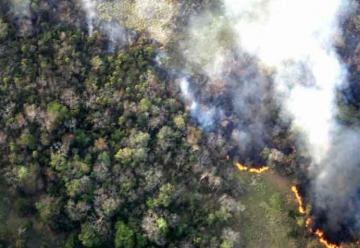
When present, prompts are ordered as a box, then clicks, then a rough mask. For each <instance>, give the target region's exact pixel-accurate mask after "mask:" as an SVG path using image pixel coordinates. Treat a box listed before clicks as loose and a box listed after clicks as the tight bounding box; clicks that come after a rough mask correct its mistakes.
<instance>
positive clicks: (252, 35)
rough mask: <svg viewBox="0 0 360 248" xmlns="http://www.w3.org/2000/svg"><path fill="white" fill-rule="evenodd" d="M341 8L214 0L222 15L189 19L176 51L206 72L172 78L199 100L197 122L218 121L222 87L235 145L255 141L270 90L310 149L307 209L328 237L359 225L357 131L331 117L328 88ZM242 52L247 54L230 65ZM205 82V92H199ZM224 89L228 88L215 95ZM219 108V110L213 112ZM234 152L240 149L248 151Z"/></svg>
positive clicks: (338, 68)
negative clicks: (183, 79) (192, 79)
mask: <svg viewBox="0 0 360 248" xmlns="http://www.w3.org/2000/svg"><path fill="white" fill-rule="evenodd" d="M349 9H351V7H350V2H349V1H346V0H317V1H313V0H302V1H295V0H294V1H289V0H266V1H264V0H246V1H245V0H240V1H239V0H224V9H223V10H224V12H223V14H222V15H215V14H213V13H205V14H203V15H201V16H198V17H194V18H193V19H192V21H191V27H190V29H189V35H188V39H186V40H185V41H184V42H183V43H182V46H181V47H180V50H182V51H183V52H182V54H183V56H184V58H185V59H186V63H185V68H186V70H187V71H190V72H192V71H197V72H199V71H200V72H201V73H203V74H205V75H206V76H207V77H208V80H207V81H206V83H200V85H198V88H200V90H199V91H198V90H197V88H196V86H193V87H192V88H191V89H190V90H189V88H188V87H187V88H186V91H184V87H181V89H182V92H183V94H184V95H185V96H186V95H187V97H186V98H187V102H188V103H189V102H190V103H191V104H193V103H194V102H195V103H197V104H201V105H203V106H204V107H203V108H202V109H204V111H203V112H195V113H194V112H193V115H194V117H195V118H197V119H198V122H199V123H200V124H201V125H202V126H207V125H208V123H212V125H216V124H219V123H221V122H222V121H224V120H226V117H227V116H228V115H227V114H226V112H227V111H226V109H224V108H225V106H224V105H222V104H219V101H218V99H219V97H220V98H221V95H222V94H223V99H227V101H229V102H231V104H230V105H231V106H232V108H231V111H232V112H233V113H236V114H237V115H238V116H239V120H237V122H236V123H237V126H236V128H235V129H234V131H233V132H232V137H233V138H234V140H235V141H237V142H239V144H241V145H242V146H243V147H244V146H245V147H249V146H255V147H261V146H264V144H266V142H267V138H268V137H267V136H268V135H269V134H268V131H269V129H268V120H269V118H268V112H269V111H270V110H269V108H268V106H269V104H268V103H269V101H266V100H264V99H266V95H270V97H271V98H272V99H273V101H275V103H276V104H277V105H279V106H281V110H282V113H281V116H283V118H288V117H291V119H292V129H293V132H300V133H302V136H303V138H302V140H301V143H300V142H299V145H300V144H301V145H303V141H304V140H305V141H306V147H305V148H306V149H307V150H308V151H309V153H310V155H311V157H312V164H311V166H310V167H309V174H308V176H309V178H310V180H311V189H309V193H310V194H309V195H310V196H309V200H310V201H311V203H312V205H313V206H314V210H313V212H314V214H315V215H319V216H320V215H321V216H322V217H321V218H320V217H319V218H316V217H317V216H315V218H316V219H317V220H318V221H320V222H321V221H323V226H322V227H323V228H324V229H325V230H327V231H329V232H330V233H331V234H334V236H336V235H337V232H342V231H344V226H345V227H346V228H345V229H346V232H347V233H348V236H350V237H354V236H359V234H360V229H359V227H360V219H359V215H360V214H359V213H360V204H359V189H360V187H359V183H358V182H359V176H358V175H359V174H360V161H359V156H358V155H357V151H356V148H357V147H359V146H358V145H359V144H358V143H359V132H358V130H354V129H349V128H348V127H346V126H343V125H340V124H339V123H338V122H337V120H336V115H337V111H338V110H337V106H336V94H337V90H338V89H339V88H344V87H346V84H347V82H346V81H347V71H346V68H345V66H344V65H343V64H342V62H341V60H340V58H339V57H338V53H337V50H336V45H337V44H336V42H337V41H339V40H341V27H340V24H341V22H342V21H343V20H342V19H341V18H343V17H344V16H346V15H347V14H348V11H349ZM319 10H321V11H319ZM237 55H238V56H237ZM244 55H248V56H250V57H252V58H253V59H251V60H249V61H247V63H243V64H242V63H241V62H240V64H241V65H240V66H239V67H237V66H236V64H237V63H238V61H241V59H240V60H239V57H242V56H244ZM244 64H247V65H249V64H251V65H252V66H247V67H246V66H244ZM234 68H236V70H237V71H238V72H239V73H237V74H235V73H233V71H234V70H233V69H234ZM246 75H251V76H246ZM244 78H245V79H244ZM214 88H215V89H216V90H215V91H213V92H212V94H210V95H212V99H205V100H204V98H203V97H202V96H203V95H209V91H210V92H211V89H214ZM229 89H230V90H231V92H233V94H226V93H225V95H224V92H228V90H229ZM189 91H190V92H193V93H192V94H189V93H187V92H189ZM270 92H271V93H270ZM189 98H192V100H191V101H189ZM254 102H257V103H258V104H253V103H254ZM259 103H260V104H259ZM270 103H271V101H270ZM209 110H211V111H210V113H211V114H208V113H209ZM219 112H220V113H225V114H223V115H222V116H221V117H220V118H219V115H218V114H213V113H219ZM204 114H206V117H208V118H205V119H204V118H203V116H204ZM210 117H213V118H210ZM244 120H246V121H244ZM204 122H205V123H204ZM214 123H215V124H214ZM218 126H220V125H218ZM226 128H228V127H226ZM241 145H240V146H239V149H240V150H241V148H240V147H241ZM256 150H257V151H260V150H261V149H256ZM242 151H243V152H242V153H241V154H243V155H245V156H246V155H247V154H248V152H249V150H247V149H244V148H242ZM323 215H325V216H323ZM320 219H321V220H320ZM324 220H326V221H324Z"/></svg>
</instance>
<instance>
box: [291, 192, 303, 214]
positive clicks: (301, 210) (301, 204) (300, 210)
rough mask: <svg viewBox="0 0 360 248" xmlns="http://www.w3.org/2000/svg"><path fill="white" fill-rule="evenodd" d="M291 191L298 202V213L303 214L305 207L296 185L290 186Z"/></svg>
mask: <svg viewBox="0 0 360 248" xmlns="http://www.w3.org/2000/svg"><path fill="white" fill-rule="evenodd" d="M291 191H292V192H294V195H295V199H296V201H297V203H298V206H299V207H298V210H299V213H301V214H305V207H304V201H303V199H302V197H301V195H300V193H299V190H298V188H297V187H296V186H292V187H291Z"/></svg>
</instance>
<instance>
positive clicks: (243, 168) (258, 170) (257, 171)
mask: <svg viewBox="0 0 360 248" xmlns="http://www.w3.org/2000/svg"><path fill="white" fill-rule="evenodd" d="M235 165H236V167H237V168H238V169H239V170H240V171H247V172H249V173H253V174H261V173H264V172H267V171H268V170H269V169H270V168H269V167H267V166H263V167H260V168H251V167H248V166H246V165H243V164H240V163H236V164H235Z"/></svg>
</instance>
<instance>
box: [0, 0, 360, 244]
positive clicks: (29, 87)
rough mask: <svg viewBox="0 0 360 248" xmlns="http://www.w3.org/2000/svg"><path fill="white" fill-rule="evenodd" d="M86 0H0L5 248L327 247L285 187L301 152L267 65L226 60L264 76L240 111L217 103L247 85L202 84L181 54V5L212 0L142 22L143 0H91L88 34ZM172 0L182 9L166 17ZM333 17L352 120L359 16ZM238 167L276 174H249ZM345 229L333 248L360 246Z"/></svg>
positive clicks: (188, 11) (300, 179)
mask: <svg viewBox="0 0 360 248" xmlns="http://www.w3.org/2000/svg"><path fill="white" fill-rule="evenodd" d="M81 2H82V1H77V0H61V1H56V0H51V1H48V0H31V1H30V0H29V1H26V0H5V1H2V2H1V5H0V152H1V156H0V247H4V248H5V247H16V248H23V247H65V248H75V247H116V248H135V247H139V248H141V247H173V248H175V247H179V248H191V247H204V248H216V247H219V248H237V247H264V248H267V247H269V248H272V247H274V248H282V247H284V248H287V247H289V248H291V247H308V248H311V247H322V244H321V243H320V242H319V241H318V240H317V239H316V237H314V236H313V235H312V234H311V233H309V232H308V231H307V230H306V228H305V217H304V216H302V214H301V213H299V212H298V211H297V206H296V202H295V200H294V197H293V195H292V193H291V192H290V185H292V184H301V185H304V184H306V183H307V182H308V181H307V180H308V179H307V178H306V176H305V175H304V174H305V172H304V171H305V170H306V166H307V165H308V164H309V163H310V162H309V161H311V156H310V155H309V153H307V152H304V150H303V149H301V148H300V147H301V144H299V143H301V142H299V140H301V139H300V138H299V136H300V134H299V132H296V131H294V130H293V129H292V128H291V121H289V119H287V118H285V119H281V118H280V117H279V116H281V114H282V113H281V110H280V107H281V106H280V105H279V104H278V102H276V101H274V99H272V98H271V94H272V91H273V89H272V83H271V79H269V78H270V76H269V74H267V73H263V74H260V71H262V69H261V68H253V67H252V64H255V62H254V61H255V60H256V58H253V57H251V56H248V55H246V54H237V55H231V56H233V57H231V56H229V57H231V58H232V59H233V60H232V61H236V62H234V63H233V64H232V65H229V66H228V67H227V68H228V71H229V72H228V78H235V77H236V78H242V79H241V80H243V79H244V78H245V76H243V75H241V72H242V71H245V70H247V69H248V68H250V67H251V70H252V71H255V72H252V73H256V74H257V73H258V74H260V76H257V77H256V78H258V77H260V79H261V80H264V81H265V85H264V86H262V87H264V88H261V89H257V90H259V92H262V91H264V92H267V93H266V96H264V97H262V98H261V99H258V98H256V97H255V98H254V97H253V95H247V96H246V102H247V104H250V105H251V110H250V112H251V114H250V113H248V112H247V111H246V112H245V110H244V109H243V108H240V107H239V108H238V106H237V105H236V104H234V103H233V101H225V100H224V99H229V98H230V96H231V94H232V92H234V90H235V89H236V90H240V91H244V92H245V91H246V87H248V85H247V84H244V85H243V86H241V87H240V88H239V87H238V86H235V85H237V84H235V83H234V81H233V80H231V81H230V80H229V81H226V82H223V83H220V84H219V85H209V84H207V83H206V82H207V81H208V80H209V77H207V76H206V75H204V72H203V71H201V70H199V69H198V68H197V66H199V64H196V65H193V64H191V63H190V64H191V65H189V64H188V63H187V61H186V59H185V58H184V54H181V51H180V50H181V49H184V44H186V43H184V41H186V40H187V39H188V38H187V34H185V29H186V28H185V27H187V26H188V25H190V24H189V22H190V20H192V18H191V17H190V16H191V15H194V14H196V13H200V12H202V11H205V12H209V11H210V10H211V11H213V9H215V10H218V9H220V8H221V7H219V1H215V0H208V1H207V0H202V1H189V0H177V1H170V0H169V1H168V0H161V1H159V4H160V3H164V6H165V7H164V6H162V8H165V10H164V11H165V12H166V13H167V14H165V15H162V17H163V19H162V20H161V21H162V22H165V23H160V24H159V23H157V22H156V20H154V21H153V23H152V24H151V25H152V26H151V27H152V29H146V28H144V27H143V26H144V25H147V24H146V23H147V21H148V20H147V17H142V16H141V14H138V13H137V12H136V11H137V9H135V10H134V9H133V6H132V5H131V4H133V3H132V2H138V1H124V2H123V3H122V4H123V5H124V6H121V4H120V5H117V2H119V1H111V0H107V1H98V2H99V4H98V5H97V6H96V8H97V10H98V11H99V13H98V14H97V15H99V17H96V20H95V17H93V18H94V20H93V19H91V18H90V22H93V23H94V26H93V27H92V28H93V30H90V28H89V12H88V8H89V6H88V7H85V8H84V6H87V5H86V4H84V3H81ZM83 2H87V1H83ZM120 2H121V1H120ZM145 2H151V1H150V0H147V1H144V3H145ZM169 2H170V3H171V4H172V3H173V2H176V8H175V10H176V12H177V13H180V14H179V15H176V16H172V15H170V11H169V10H168V9H166V8H167V7H169V6H170V3H169ZM121 8H123V9H122V10H120V9H121ZM169 8H170V7H169ZM175 10H173V11H175ZM113 12H115V13H116V14H117V16H113V14H114V13H113ZM123 12H124V13H130V15H131V17H124V16H122V15H123ZM215 12H216V11H215ZM359 13H360V12H359ZM157 15H160V14H159V13H156V14H154V16H155V17H151V18H156V16H157ZM90 17H91V15H90ZM138 19H139V20H138ZM118 23H120V24H118ZM200 24H202V23H200ZM119 25H121V26H119ZM204 25H207V23H205V24H204ZM209 25H212V24H209ZM164 27H165V31H164V32H159V30H158V29H159V28H164ZM343 28H344V30H343V34H344V39H343V43H342V44H339V45H338V47H337V51H338V53H339V56H340V57H341V60H342V61H345V62H344V63H346V65H347V67H348V68H349V78H350V79H349V80H350V82H351V84H350V86H349V87H348V88H346V89H343V91H341V92H339V93H338V95H337V102H338V105H339V106H340V107H339V109H340V110H341V111H339V113H338V115H337V118H338V120H339V121H340V122H341V123H343V124H344V125H347V126H356V125H358V124H359V120H360V119H359V118H360V112H359V104H360V87H359V79H360V76H359V73H360V66H359V65H360V64H359V63H360V62H359V54H358V53H359V47H360V45H359V44H360V14H359V15H357V11H354V12H353V13H352V15H351V16H350V17H349V18H347V20H346V21H345V22H344V23H343ZM120 32H121V34H120ZM224 32H225V33H224V34H223V35H224V36H226V35H230V33H231V32H230V31H226V30H225V31H224ZM226 32H229V33H226ZM185 46H186V45H185ZM211 46H212V44H209V47H208V48H207V49H209V51H212V50H211V49H213V48H212V47H211ZM215 50H216V49H215ZM165 53H166V55H164V54H165ZM214 53H215V51H214ZM239 57H240V58H239ZM201 59H203V58H201ZM204 60H205V58H204ZM187 66H189V67H191V69H186V70H183V71H182V72H179V68H184V67H187ZM185 71H186V73H187V74H186V73H184V72H185ZM261 73H262V72H261ZM188 74H191V77H188V76H187V75H188ZM179 75H181V76H180V77H179ZM182 75H185V76H184V77H186V78H189V80H188V81H190V86H189V87H193V91H194V93H193V94H194V96H196V97H199V99H200V100H199V102H200V105H201V106H200V107H199V109H197V110H196V111H197V112H196V111H195V112H196V113H198V114H197V117H199V116H200V117H201V118H194V113H195V112H194V111H192V110H193V103H192V102H191V101H192V99H191V98H192V96H191V94H190V95H189V97H186V96H185V97H184V92H183V90H184V87H182V86H181V85H180V84H179V82H180V81H181V79H179V78H181V77H183V76H182ZM246 77H251V78H253V77H254V76H253V74H251V75H250V74H249V75H247V76H246ZM260 79H259V80H260ZM244 80H245V79H244ZM223 88H226V89H227V90H223ZM214 92H216V93H214ZM348 92H351V94H348ZM358 92H359V93H358ZM259 94H260V93H259ZM190 96H191V97H190ZM345 96H346V97H345ZM184 99H185V100H184ZM214 102H216V104H217V107H218V108H220V107H221V108H222V109H224V111H223V112H224V113H225V114H224V116H226V118H225V117H223V115H220V114H218V115H216V116H218V117H216V118H214V119H216V121H214V123H212V124H206V125H205V126H204V124H203V121H204V120H206V121H208V115H204V116H202V115H201V114H202V113H210V110H209V112H206V111H203V110H204V109H209V108H210V107H209V105H210V104H212V103H214ZM189 105H190V107H189ZM264 105H265V108H264V107H263V106H264ZM246 106H248V105H246ZM257 109H262V110H261V111H260V110H259V111H257ZM263 111H264V112H263ZM254 112H256V113H257V114H256V116H255V117H254V114H253V113H254ZM199 113H200V114H199ZM216 113H217V112H216ZM219 113H220V111H219ZM221 113H222V112H221ZM260 119H261V120H265V123H266V126H265V127H261V130H262V131H261V134H258V132H257V131H256V132H255V131H254V130H255V129H256V130H258V129H257V128H258V126H257V125H258V124H259V121H260ZM239 123H240V124H239ZM239 126H241V127H244V128H243V130H245V131H246V132H249V133H250V137H251V138H250V141H249V144H250V142H252V143H251V144H252V145H249V146H246V148H244V147H242V145H241V143H242V140H241V142H237V141H238V139H235V138H234V135H235V136H236V135H238V136H239V137H242V136H241V135H240V133H239V132H238V130H239V129H240V128H239ZM259 130H260V127H259ZM256 135H260V136H262V140H261V141H257V142H254V140H255V138H254V137H257V136H256ZM238 136H236V137H238ZM244 142H245V141H244ZM304 142H305V141H304ZM236 163H241V164H246V166H249V168H250V167H253V168H258V167H259V166H267V167H268V168H269V170H271V172H266V174H265V173H264V175H255V174H254V175H252V174H251V173H248V172H246V171H239V170H238V168H237V167H236V166H235V165H236ZM279 185H280V186H279ZM279 187H280V189H279ZM281 188H282V189H281ZM304 194H305V193H304ZM306 196H307V195H305V197H306ZM307 202H308V201H307ZM309 202H310V201H309ZM309 208H310V206H309ZM309 211H311V210H309ZM263 218H264V220H263ZM267 225H269V227H266V226H267ZM278 225H280V226H281V225H282V227H277V226H278ZM270 227H274V228H275V229H276V228H279V229H278V230H274V229H273V230H271V228H270ZM258 232H260V233H261V232H263V233H264V234H263V235H260V236H256V235H257V234H256V233H258ZM272 233H275V235H274V236H273V237H271V236H272ZM335 241H336V242H338V240H335ZM341 241H343V240H341ZM348 241H351V242H348ZM352 241H355V240H353V238H349V239H348V238H346V239H345V240H344V243H343V245H342V246H341V247H358V246H356V244H355V243H352ZM338 244H340V243H338Z"/></svg>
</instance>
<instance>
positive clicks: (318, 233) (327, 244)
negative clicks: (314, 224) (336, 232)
mask: <svg viewBox="0 0 360 248" xmlns="http://www.w3.org/2000/svg"><path fill="white" fill-rule="evenodd" d="M315 235H316V237H318V239H319V242H320V243H321V244H323V245H324V246H325V247H326V248H339V247H340V246H338V245H336V244H332V243H330V242H329V241H327V240H326V239H325V234H324V232H323V231H321V230H320V229H317V230H316V231H315Z"/></svg>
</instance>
